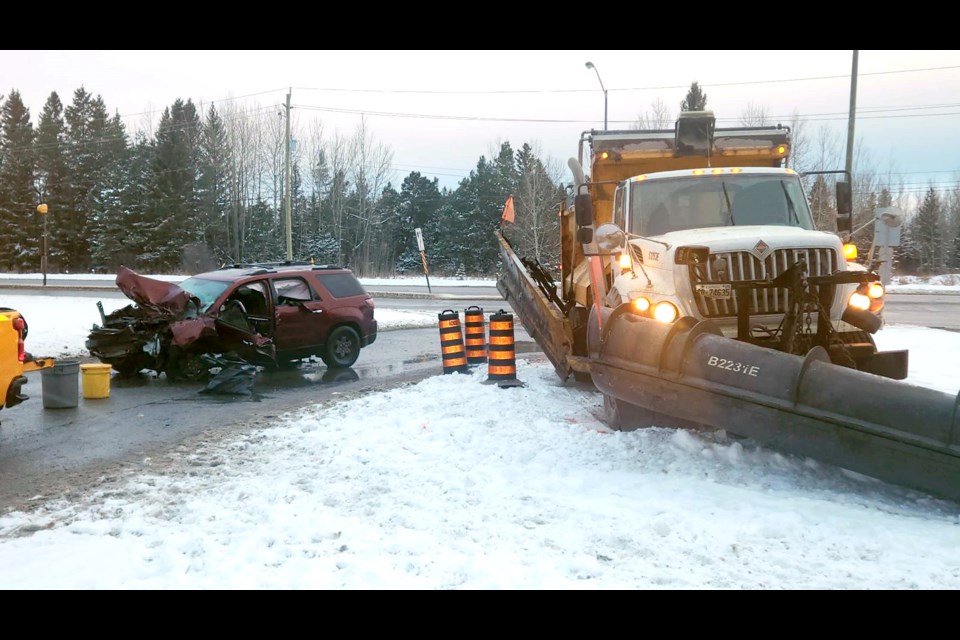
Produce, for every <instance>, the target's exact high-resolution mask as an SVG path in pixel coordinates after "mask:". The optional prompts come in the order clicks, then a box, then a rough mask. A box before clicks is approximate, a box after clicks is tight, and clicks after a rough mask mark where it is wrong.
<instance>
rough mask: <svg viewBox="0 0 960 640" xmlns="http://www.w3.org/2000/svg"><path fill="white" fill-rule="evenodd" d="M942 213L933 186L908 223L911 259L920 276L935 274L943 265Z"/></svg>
mask: <svg viewBox="0 0 960 640" xmlns="http://www.w3.org/2000/svg"><path fill="white" fill-rule="evenodd" d="M942 218H943V212H942V210H941V205H940V198H939V195H938V194H937V192H936V191H935V190H934V188H933V186H930V187H929V188H928V189H927V193H926V195H925V196H924V198H923V203H922V204H921V205H920V208H919V209H918V210H917V215H916V216H914V217H913V219H912V220H911V221H910V232H911V234H910V235H911V238H912V247H911V248H912V251H913V257H914V259H915V260H916V264H917V270H918V271H919V272H920V273H921V274H931V273H937V272H938V271H939V270H940V269H941V268H942V267H943V264H944V260H943V250H942V247H941V242H942V239H941V225H942V222H943V220H942Z"/></svg>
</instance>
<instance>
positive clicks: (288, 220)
mask: <svg viewBox="0 0 960 640" xmlns="http://www.w3.org/2000/svg"><path fill="white" fill-rule="evenodd" d="M285 139H286V143H287V144H286V145H285V147H286V154H285V155H284V179H283V210H284V215H283V218H284V223H285V226H286V228H287V261H288V262H290V261H292V260H293V219H292V216H291V214H290V94H289V93H288V94H287V135H286V138H285Z"/></svg>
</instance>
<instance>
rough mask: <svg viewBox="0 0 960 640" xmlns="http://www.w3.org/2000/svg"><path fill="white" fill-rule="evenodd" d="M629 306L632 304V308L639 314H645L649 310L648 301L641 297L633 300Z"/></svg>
mask: <svg viewBox="0 0 960 640" xmlns="http://www.w3.org/2000/svg"><path fill="white" fill-rule="evenodd" d="M631 304H633V308H634V309H636V310H637V311H639V312H640V313H646V312H647V311H649V310H650V301H649V300H648V299H646V298H643V297H640V298H635V299H634V300H633V302H632V303H631Z"/></svg>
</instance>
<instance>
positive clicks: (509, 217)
mask: <svg viewBox="0 0 960 640" xmlns="http://www.w3.org/2000/svg"><path fill="white" fill-rule="evenodd" d="M513 219H514V215H513V195H509V196H507V201H506V203H505V204H504V205H503V215H502V216H500V228H501V229H502V228H503V223H504V222H509V223H510V224H513Z"/></svg>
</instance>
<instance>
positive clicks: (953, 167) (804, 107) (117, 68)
mask: <svg viewBox="0 0 960 640" xmlns="http://www.w3.org/2000/svg"><path fill="white" fill-rule="evenodd" d="M587 61H591V62H593V63H594V65H595V67H596V71H595V70H594V69H588V68H586V67H585V63H586V62H587ZM852 61H853V52H852V51H849V50H832V51H823V50H821V51H809V50H795V51H791V50H779V51H730V50H693V51H640V50H547V51H527V50H495V51H484V50H473V51H471V50H458V51H444V50H439V51H438V50H421V51H409V50H404V51H391V50H377V51H370V50H355V51H350V50H347V51H209V50H206V51H182V50H181V51H150V50H138V51H95V50H85V51H42V50H31V51H22V50H19V51H18V50H8V51H2V52H0V94H7V93H9V91H10V90H11V89H16V90H18V91H19V92H20V93H21V96H22V98H23V100H24V102H25V103H26V104H27V106H28V107H29V108H30V113H31V118H32V121H33V122H34V124H36V120H37V118H38V116H39V114H40V110H41V108H42V106H43V103H44V101H45V100H46V98H47V97H48V96H49V94H50V93H51V92H52V91H57V92H58V93H59V94H60V97H61V100H62V101H63V102H64V104H69V102H70V100H71V99H72V95H73V92H74V90H76V89H77V88H78V87H80V86H81V85H82V86H83V87H84V88H85V89H86V90H87V91H88V92H90V93H92V94H94V95H100V96H102V97H103V99H104V101H105V103H106V105H107V108H108V109H110V110H111V113H113V112H119V113H120V115H121V116H122V117H123V119H124V121H125V122H126V123H127V126H128V130H129V131H133V130H134V129H136V128H140V127H144V126H147V125H148V124H149V123H153V124H154V125H155V124H156V122H157V121H158V120H159V117H160V113H161V112H162V111H163V109H164V108H165V107H168V106H170V105H171V104H172V103H173V102H174V100H176V99H177V98H182V99H184V100H186V99H187V98H189V99H192V100H193V102H194V103H195V104H198V105H209V103H210V102H211V101H212V102H214V103H219V104H224V102H223V101H242V102H243V103H244V104H247V105H250V106H251V107H262V108H263V109H264V110H265V111H270V110H273V109H274V108H276V109H277V110H278V111H279V110H280V108H281V106H282V105H283V103H284V102H285V100H286V94H287V93H288V92H290V93H291V104H292V105H293V106H294V111H293V117H292V123H293V126H294V131H295V135H296V131H297V130H298V129H299V130H300V131H301V132H303V133H301V135H303V136H305V135H306V133H305V132H306V131H307V129H308V124H309V122H310V121H312V120H314V119H316V118H319V119H320V120H321V121H322V124H323V127H324V131H325V133H326V135H331V133H332V132H333V131H337V132H339V133H340V134H342V135H350V134H352V133H353V132H354V130H355V128H356V126H357V125H358V124H359V122H360V119H361V114H366V119H367V126H368V130H369V131H370V133H372V135H373V136H374V138H375V139H376V141H378V142H381V143H383V144H384V145H386V146H387V147H388V148H389V149H390V150H391V151H392V152H393V168H394V170H395V172H396V175H395V179H394V183H395V185H396V186H399V184H400V182H401V181H402V179H403V177H405V176H406V175H408V174H409V173H410V172H411V171H420V172H421V173H422V174H424V175H427V176H428V177H431V178H432V177H437V178H438V179H439V180H440V185H441V186H448V187H451V188H454V187H456V184H457V182H458V181H459V180H460V179H462V178H463V177H465V176H467V174H468V173H469V171H470V170H471V169H473V168H474V167H475V166H476V163H477V160H478V159H479V157H480V156H481V155H484V156H486V157H487V158H490V157H491V156H492V155H493V154H494V153H495V152H496V150H497V149H499V145H500V142H503V141H509V142H510V143H511V145H512V146H513V147H514V148H515V149H516V148H519V147H520V146H521V145H522V144H523V143H524V142H527V143H530V144H531V145H533V146H534V147H536V148H538V149H539V150H540V152H541V154H542V155H543V156H545V157H548V158H551V159H553V160H555V161H556V164H557V166H558V171H559V172H560V178H561V179H562V180H569V177H570V176H569V171H568V170H567V168H566V161H567V159H568V158H569V157H572V156H573V157H575V156H576V155H577V142H578V140H579V138H580V134H581V132H583V131H584V130H588V129H591V128H597V129H600V128H602V127H603V118H604V95H603V92H602V91H601V81H602V83H603V86H604V87H605V88H606V90H607V111H608V114H607V119H608V126H609V128H611V129H613V128H628V127H629V126H630V124H631V123H632V122H634V121H635V120H636V118H637V116H638V114H641V113H649V112H650V110H651V105H652V104H653V101H654V100H655V99H657V98H660V99H662V101H663V102H664V104H665V105H666V106H667V107H668V108H669V109H670V111H671V114H672V117H673V118H675V117H676V113H677V112H678V110H679V105H680V102H681V101H682V100H683V98H684V97H685V95H686V93H687V89H688V88H689V86H690V83H691V82H693V81H697V82H698V83H699V84H700V87H701V89H702V90H703V91H704V92H705V93H706V94H707V106H708V107H709V108H710V109H712V110H713V111H714V113H715V115H716V116H717V119H718V126H738V124H739V123H738V119H739V118H740V117H741V115H742V114H743V113H745V112H746V110H747V109H748V108H750V107H760V108H763V109H764V110H765V111H766V112H767V114H768V115H769V117H770V120H771V121H772V122H774V123H776V122H783V123H788V122H789V121H790V120H791V119H792V116H793V115H794V114H795V113H799V114H800V115H801V116H803V117H804V118H806V119H807V121H808V123H807V127H808V128H807V133H808V135H810V136H814V135H815V134H817V133H818V131H819V130H820V128H821V125H828V126H829V127H831V138H832V139H833V140H834V142H835V143H836V144H838V145H839V149H838V154H839V155H838V163H837V167H836V168H837V169H842V168H843V164H844V160H845V156H846V133H847V114H848V111H849V106H850V84H851V83H850V80H851V72H852ZM598 74H599V79H598ZM856 105H857V110H858V118H857V123H856V126H855V138H856V140H857V144H858V147H860V146H861V145H862V149H863V150H864V152H865V154H866V156H865V157H866V158H867V160H868V161H869V164H870V165H871V166H870V167H869V168H870V169H872V170H873V171H875V172H877V173H881V174H887V173H895V174H897V175H898V178H900V179H902V181H903V182H904V183H905V184H906V185H907V186H908V188H912V189H914V190H916V191H921V192H922V191H924V190H925V189H926V186H927V185H928V184H929V182H930V181H931V180H933V181H934V182H935V183H936V186H944V185H949V184H956V183H957V181H958V179H960V164H958V160H957V158H958V157H960V156H958V154H957V153H956V151H955V149H956V147H957V146H958V143H960V136H958V134H957V132H958V131H960V50H904V51H860V52H859V56H858V79H857V95H856ZM864 164H865V165H866V164H867V163H864ZM855 170H856V167H855Z"/></svg>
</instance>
